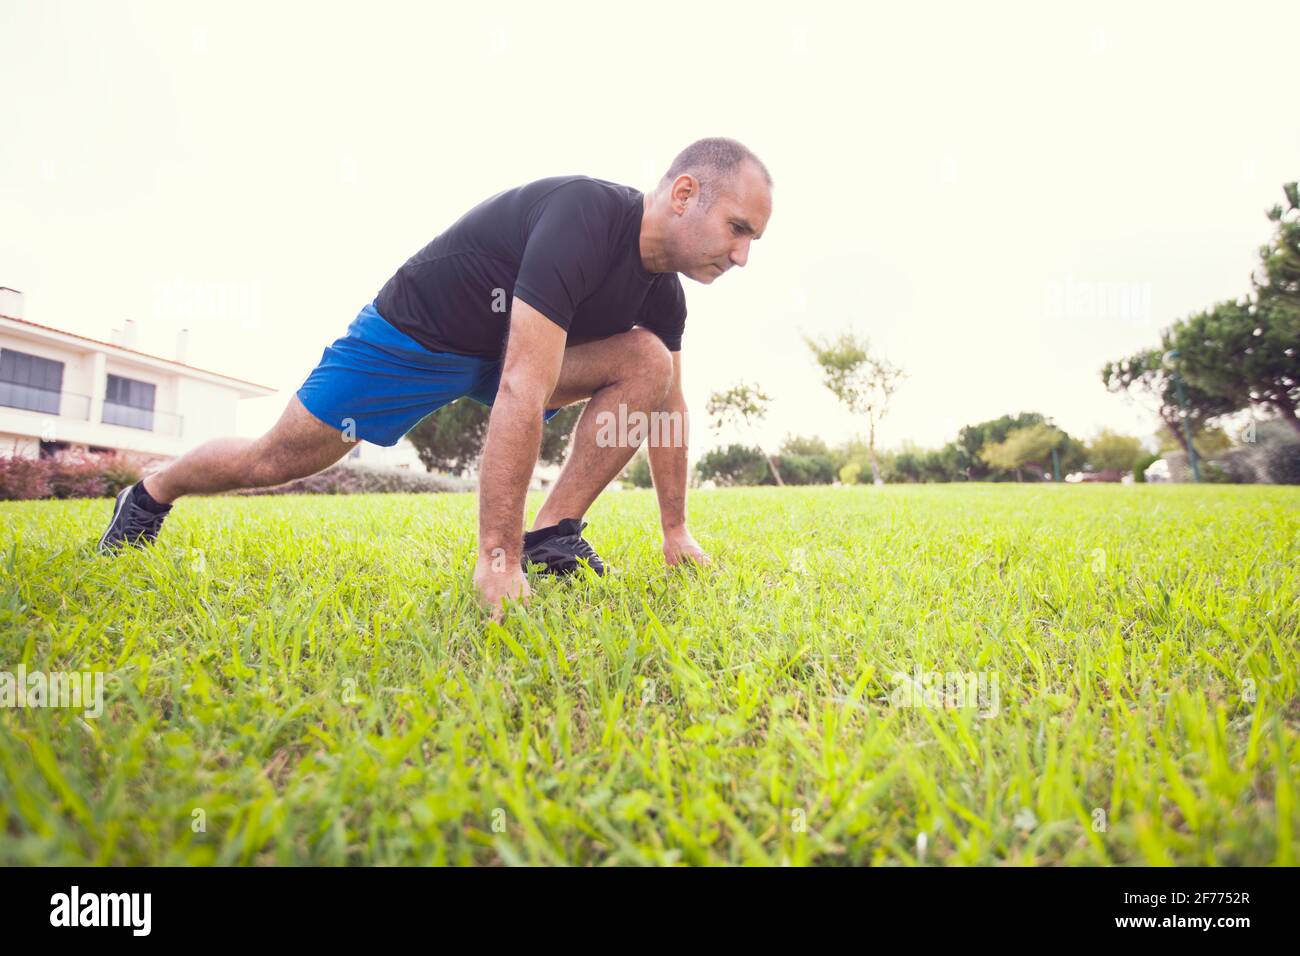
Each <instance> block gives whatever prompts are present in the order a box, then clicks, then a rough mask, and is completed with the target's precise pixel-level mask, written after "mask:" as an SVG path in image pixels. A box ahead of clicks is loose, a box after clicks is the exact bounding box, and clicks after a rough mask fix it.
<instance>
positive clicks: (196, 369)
mask: <svg viewBox="0 0 1300 956" xmlns="http://www.w3.org/2000/svg"><path fill="white" fill-rule="evenodd" d="M11 291H12V290H11ZM0 319H8V320H9V321H10V322H17V323H19V324H20V325H30V326H31V327H32V328H34V329H41V330H42V331H45V332H57V333H58V334H59V335H66V336H68V337H70V338H74V339H81V340H82V341H83V342H90V343H91V344H93V345H102V346H105V347H106V348H110V349H117V350H118V351H121V352H130V353H131V354H132V355H140V356H143V357H144V358H147V359H153V360H154V361H155V362H166V363H167V364H168V365H176V366H178V367H180V368H184V369H189V370H190V371H191V372H202V373H203V374H204V375H215V376H216V377H217V378H224V379H227V380H228V381H231V382H239V383H240V384H241V385H251V386H252V387H253V388H260V389H264V390H266V391H267V392H274V391H277V390H276V389H274V388H272V387H271V386H270V385H259V384H258V383H257V382H250V381H248V380H247V379H243V378H235V376H233V375H225V374H223V373H221V372H213V371H211V370H209V369H206V368H199V367H198V366H197V365H187V364H185V363H184V362H178V361H176V360H175V359H169V358H163V357H162V356H161V355H152V354H150V353H149V352H141V351H139V350H138V349H132V348H127V347H126V346H125V345H118V344H117V343H115V342H104V341H102V340H100V339H92V338H91V337H90V336H88V335H78V334H77V333H76V332H68V331H65V330H64V329H56V328H54V327H53V326H50V325H41V324H40V323H39V322H32V321H29V320H28V319H20V318H18V316H16V315H5V314H4V313H3V312H0Z"/></svg>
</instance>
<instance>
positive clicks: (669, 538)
mask: <svg viewBox="0 0 1300 956" xmlns="http://www.w3.org/2000/svg"><path fill="white" fill-rule="evenodd" d="M664 561H666V562H667V563H668V566H669V567H672V566H673V565H677V564H698V565H706V564H712V563H713V562H712V559H711V558H710V557H709V556H708V555H707V554H705V553H704V549H703V548H701V547H700V546H699V545H698V544H696V543H695V539H694V538H692V537H691V533H690V532H689V531H687V530H686V529H685V528H678V529H676V530H675V531H666V532H664Z"/></svg>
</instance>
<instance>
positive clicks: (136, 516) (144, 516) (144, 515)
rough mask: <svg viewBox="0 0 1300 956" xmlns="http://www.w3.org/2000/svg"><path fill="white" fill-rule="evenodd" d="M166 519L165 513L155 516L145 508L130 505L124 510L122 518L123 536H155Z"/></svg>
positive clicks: (161, 512)
mask: <svg viewBox="0 0 1300 956" xmlns="http://www.w3.org/2000/svg"><path fill="white" fill-rule="evenodd" d="M165 517H167V512H166V511H160V512H158V513H157V514H155V513H154V512H152V511H149V510H148V509H147V508H142V507H140V506H139V505H137V504H131V505H130V506H128V507H127V509H126V514H125V515H124V516H123V521H122V523H123V525H124V526H125V527H124V528H123V532H124V534H126V535H127V536H129V537H138V536H140V535H144V534H149V535H156V534H157V533H158V529H159V528H161V527H162V523H163V518H165Z"/></svg>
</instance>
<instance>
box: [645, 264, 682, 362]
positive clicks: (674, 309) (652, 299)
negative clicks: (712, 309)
mask: <svg viewBox="0 0 1300 956" xmlns="http://www.w3.org/2000/svg"><path fill="white" fill-rule="evenodd" d="M636 324H637V325H639V326H642V327H643V328H647V329H649V330H650V331H651V332H653V333H654V334H655V335H657V336H659V339H660V341H662V342H663V343H664V345H665V346H666V347H667V349H668V351H670V352H680V351H681V350H682V333H683V332H684V331H685V330H686V293H685V291H684V290H683V289H682V280H681V279H679V278H677V276H675V275H674V276H672V278H671V281H669V282H664V283H661V284H659V285H658V286H657V287H656V288H655V289H653V290H652V291H651V293H650V295H648V296H647V297H646V300H645V304H644V305H642V306H641V314H640V315H639V316H638V317H637V320H636Z"/></svg>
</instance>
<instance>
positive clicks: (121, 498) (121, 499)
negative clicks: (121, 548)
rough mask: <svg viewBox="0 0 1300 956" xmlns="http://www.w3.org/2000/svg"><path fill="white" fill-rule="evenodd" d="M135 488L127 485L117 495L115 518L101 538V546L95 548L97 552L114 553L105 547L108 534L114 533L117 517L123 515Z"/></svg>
mask: <svg viewBox="0 0 1300 956" xmlns="http://www.w3.org/2000/svg"><path fill="white" fill-rule="evenodd" d="M134 487H135V485H127V486H126V487H125V488H123V489H122V490H121V491H119V492H118V493H117V501H116V503H115V504H114V506H113V517H112V518H111V519H110V520H109V522H108V527H107V528H105V529H104V533H103V534H102V535H100V536H99V544H97V545H96V546H95V548H96V550H97V551H99V552H100V553H101V554H110V553H112V551H113V548H112V547H110V546H107V545H105V544H104V542H105V541H107V540H108V533H109V532H110V531H112V530H113V526H114V525H116V524H117V517H118V515H120V514H121V513H122V508H123V507H124V506H125V505H126V498H127V495H129V494H130V493H131V489H132V488H134Z"/></svg>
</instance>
